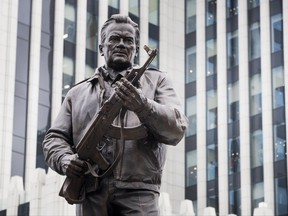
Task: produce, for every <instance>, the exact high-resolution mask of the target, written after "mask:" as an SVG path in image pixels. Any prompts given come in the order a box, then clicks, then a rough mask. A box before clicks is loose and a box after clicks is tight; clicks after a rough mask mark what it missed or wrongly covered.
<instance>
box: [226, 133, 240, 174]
mask: <svg viewBox="0 0 288 216" xmlns="http://www.w3.org/2000/svg"><path fill="white" fill-rule="evenodd" d="M228 145H229V146H228V160H229V162H228V164H229V174H233V173H236V172H239V171H240V143H239V138H236V139H229V141H228Z"/></svg>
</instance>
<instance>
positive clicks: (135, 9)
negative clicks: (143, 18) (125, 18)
mask: <svg viewBox="0 0 288 216" xmlns="http://www.w3.org/2000/svg"><path fill="white" fill-rule="evenodd" d="M129 13H131V14H133V15H135V16H137V17H139V16H140V12H139V0H129Z"/></svg>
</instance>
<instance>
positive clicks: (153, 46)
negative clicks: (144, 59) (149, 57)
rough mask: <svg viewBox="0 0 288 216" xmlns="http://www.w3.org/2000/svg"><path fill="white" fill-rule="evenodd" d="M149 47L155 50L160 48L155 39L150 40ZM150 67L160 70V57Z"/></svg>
mask: <svg viewBox="0 0 288 216" xmlns="http://www.w3.org/2000/svg"><path fill="white" fill-rule="evenodd" d="M149 47H151V48H153V49H155V48H158V41H157V40H155V39H153V38H149ZM135 62H136V61H135ZM150 67H154V68H159V57H158V55H157V56H156V57H155V58H154V59H153V61H152V62H151V64H150Z"/></svg>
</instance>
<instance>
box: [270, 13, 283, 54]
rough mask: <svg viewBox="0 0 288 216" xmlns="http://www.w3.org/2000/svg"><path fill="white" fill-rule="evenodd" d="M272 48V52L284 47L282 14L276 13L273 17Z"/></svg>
mask: <svg viewBox="0 0 288 216" xmlns="http://www.w3.org/2000/svg"><path fill="white" fill-rule="evenodd" d="M271 49H272V50H271V51H272V53H274V52H277V51H280V50H282V49H283V21H282V14H276V15H274V16H272V17H271Z"/></svg>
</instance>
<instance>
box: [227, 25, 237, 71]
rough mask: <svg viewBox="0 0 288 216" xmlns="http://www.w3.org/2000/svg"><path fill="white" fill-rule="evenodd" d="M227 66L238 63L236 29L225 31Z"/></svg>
mask: <svg viewBox="0 0 288 216" xmlns="http://www.w3.org/2000/svg"><path fill="white" fill-rule="evenodd" d="M227 55H228V59H227V60H228V61H227V67H228V69H229V68H231V67H234V66H236V65H238V60H239V59H238V30H236V31H234V32H228V33H227Z"/></svg>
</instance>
